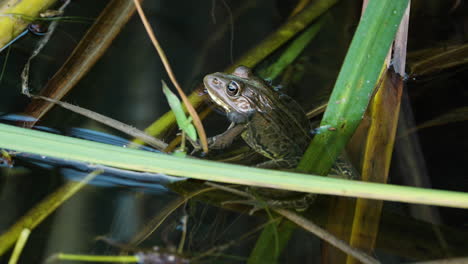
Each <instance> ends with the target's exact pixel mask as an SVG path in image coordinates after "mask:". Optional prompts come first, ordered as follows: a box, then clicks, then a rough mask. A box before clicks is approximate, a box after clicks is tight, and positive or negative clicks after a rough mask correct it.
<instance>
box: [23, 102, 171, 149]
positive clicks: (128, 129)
mask: <svg viewBox="0 0 468 264" xmlns="http://www.w3.org/2000/svg"><path fill="white" fill-rule="evenodd" d="M32 98H38V99H42V100H45V101H47V102H50V103H53V104H57V105H60V106H61V107H63V108H65V109H68V110H70V111H73V112H75V113H78V114H80V115H82V116H86V117H88V118H91V119H93V120H96V121H98V122H100V123H102V124H105V125H107V126H110V127H112V128H114V129H117V130H119V131H121V132H123V133H125V134H128V135H130V136H132V137H135V138H139V139H141V140H143V141H144V142H145V143H147V144H149V145H151V146H153V147H155V148H156V149H158V150H160V151H164V149H166V148H167V144H166V143H165V142H164V141H162V140H160V139H157V138H154V137H152V136H150V135H148V134H146V133H145V132H143V131H141V130H138V129H136V128H134V127H132V126H129V125H127V124H125V123H122V122H120V121H118V120H115V119H112V118H110V117H107V116H104V115H101V114H99V113H96V112H94V111H91V110H88V109H85V108H82V107H79V106H77V105H72V104H69V103H66V102H62V101H59V100H55V99H52V98H48V97H44V96H36V95H32Z"/></svg>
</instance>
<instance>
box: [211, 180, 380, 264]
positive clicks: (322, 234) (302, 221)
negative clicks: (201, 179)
mask: <svg viewBox="0 0 468 264" xmlns="http://www.w3.org/2000/svg"><path fill="white" fill-rule="evenodd" d="M205 184H206V185H209V186H212V187H216V188H219V189H221V190H224V191H227V192H231V193H234V194H237V195H240V196H243V197H246V198H252V197H253V196H252V195H251V194H249V193H246V192H243V191H240V190H237V189H233V188H230V187H227V186H223V185H219V184H216V183H212V182H206V183H205ZM272 210H273V211H275V212H276V213H277V214H279V215H282V216H284V217H285V218H287V219H288V220H290V221H291V222H293V223H295V224H296V225H298V226H300V227H302V228H304V229H305V230H307V231H309V232H311V233H313V234H314V235H316V236H318V237H319V238H321V239H323V240H325V241H326V242H327V243H329V244H331V245H333V246H334V247H336V248H338V249H340V250H342V251H343V252H345V253H346V254H349V255H351V256H353V257H355V258H356V259H358V260H360V261H361V262H362V263H368V264H371V263H372V264H374V263H379V261H378V260H376V259H374V258H372V257H371V256H369V255H367V254H366V253H364V252H362V251H360V250H358V249H355V248H352V247H351V246H349V245H348V244H346V243H345V242H343V241H342V240H340V239H338V238H337V237H336V236H334V235H333V234H331V233H329V232H327V231H325V230H324V229H323V228H321V227H319V226H318V225H316V224H314V223H312V222H311V221H310V220H308V219H306V218H304V217H302V216H300V215H298V214H296V213H294V212H292V211H290V210H286V209H281V208H272Z"/></svg>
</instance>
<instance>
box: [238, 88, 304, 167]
mask: <svg viewBox="0 0 468 264" xmlns="http://www.w3.org/2000/svg"><path fill="white" fill-rule="evenodd" d="M276 99H277V101H276V102H274V104H273V105H274V107H272V108H270V109H267V110H265V109H264V110H263V111H258V112H257V113H255V114H254V115H253V116H252V119H251V121H250V122H249V124H248V126H247V128H246V130H245V132H244V133H243V134H242V137H243V138H244V140H245V141H246V142H247V144H249V145H250V147H251V148H253V149H254V150H255V151H257V152H259V153H260V154H262V155H263V156H265V157H267V158H269V159H271V160H274V161H275V160H287V161H288V165H289V167H291V166H295V165H296V163H297V161H298V160H299V158H300V157H301V156H302V154H303V153H304V151H305V149H306V148H307V146H308V144H309V142H310V134H309V131H310V124H309V120H308V119H307V117H306V115H305V113H304V111H303V110H302V108H301V107H300V106H299V104H298V103H297V102H296V101H294V100H293V99H292V98H290V97H289V96H287V95H282V94H279V93H277V94H276Z"/></svg>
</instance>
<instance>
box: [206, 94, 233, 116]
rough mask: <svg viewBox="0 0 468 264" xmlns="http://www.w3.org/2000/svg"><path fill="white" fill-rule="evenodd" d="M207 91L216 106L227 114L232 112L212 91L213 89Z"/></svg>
mask: <svg viewBox="0 0 468 264" xmlns="http://www.w3.org/2000/svg"><path fill="white" fill-rule="evenodd" d="M206 90H207V91H208V94H209V95H210V98H211V100H213V101H214V102H215V103H216V104H218V105H219V106H221V107H222V108H223V109H224V110H225V111H226V113H229V112H230V109H229V106H228V105H227V104H226V103H225V102H224V101H223V100H221V99H220V98H219V96H218V95H217V94H216V93H215V92H213V91H211V89H206Z"/></svg>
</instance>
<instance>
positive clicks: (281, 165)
mask: <svg viewBox="0 0 468 264" xmlns="http://www.w3.org/2000/svg"><path fill="white" fill-rule="evenodd" d="M297 164H298V160H297V159H292V160H286V159H280V160H268V161H265V162H262V163H259V164H257V165H255V167H257V168H263V169H271V170H275V169H288V168H294V167H296V166H297Z"/></svg>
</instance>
